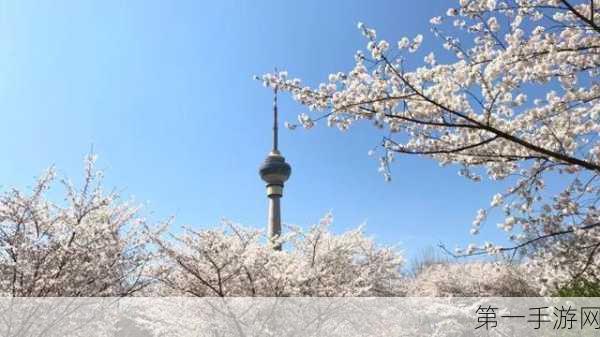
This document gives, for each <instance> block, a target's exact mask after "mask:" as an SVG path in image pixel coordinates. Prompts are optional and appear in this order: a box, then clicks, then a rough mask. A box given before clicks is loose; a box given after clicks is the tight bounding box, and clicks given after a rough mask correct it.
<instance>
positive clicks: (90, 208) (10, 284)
mask: <svg viewBox="0 0 600 337" xmlns="http://www.w3.org/2000/svg"><path fill="white" fill-rule="evenodd" d="M94 161H95V158H94V156H88V157H87V158H86V160H85V175H84V182H83V184H82V186H81V188H77V187H76V186H75V185H74V184H72V183H71V182H70V181H67V180H61V182H62V185H63V186H64V188H65V191H66V194H65V199H64V203H63V204H59V203H53V202H51V201H49V200H48V198H47V194H48V191H49V189H50V188H51V187H52V186H54V185H55V184H54V182H55V181H56V174H55V171H54V169H50V170H49V171H48V172H46V174H44V175H43V176H42V177H41V178H39V180H38V181H37V183H36V184H35V186H34V187H33V189H32V191H31V193H30V194H26V193H23V192H21V191H19V190H17V189H11V190H8V191H6V192H4V194H3V195H2V196H1V197H0V296H13V297H15V296H19V297H20V296H28V297H29V296H31V297H47V296H52V297H60V296H69V297H75V296H128V295H133V294H135V293H137V292H138V291H140V290H142V289H144V287H145V286H146V285H147V284H148V283H149V281H150V275H148V274H147V272H148V271H149V270H150V269H149V268H148V267H149V263H150V261H151V259H152V253H151V251H150V250H149V249H148V245H149V243H150V240H149V239H148V237H149V236H148V235H146V233H145V232H146V229H145V228H149V226H146V224H145V221H144V219H142V218H140V217H138V216H137V208H136V207H134V206H132V205H130V204H129V203H126V202H121V201H119V197H118V195H117V193H115V192H109V193H105V192H104V191H103V189H102V185H101V182H102V173H101V172H100V171H97V170H95V169H94Z"/></svg>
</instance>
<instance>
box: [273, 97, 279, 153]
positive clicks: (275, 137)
mask: <svg viewBox="0 0 600 337" xmlns="http://www.w3.org/2000/svg"><path fill="white" fill-rule="evenodd" d="M277 124H278V120H277V87H275V88H274V89H273V153H279V149H278V146H279V135H278V131H279V130H278V127H277Z"/></svg>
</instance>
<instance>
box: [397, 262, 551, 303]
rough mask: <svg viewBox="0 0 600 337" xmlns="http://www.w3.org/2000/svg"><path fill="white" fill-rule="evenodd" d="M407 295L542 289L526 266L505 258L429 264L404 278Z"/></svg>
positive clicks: (511, 292)
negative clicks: (502, 259) (504, 260)
mask: <svg viewBox="0 0 600 337" xmlns="http://www.w3.org/2000/svg"><path fill="white" fill-rule="evenodd" d="M405 282H406V283H405V288H406V290H405V292H406V294H407V296H417V297H423V296H426V297H432V296H433V297H446V296H452V297H456V296H458V297H497V296H506V297H522V296H528V297H532V296H538V295H539V293H540V291H541V289H540V287H539V286H538V282H536V280H535V278H534V277H532V276H531V275H530V274H529V273H528V272H527V269H526V267H525V266H522V265H515V264H508V263H505V262H469V263H456V262H454V263H449V262H445V263H439V264H432V265H429V266H427V267H425V268H424V269H422V270H421V271H419V273H418V274H417V275H415V276H414V277H412V278H408V279H406V280H405Z"/></svg>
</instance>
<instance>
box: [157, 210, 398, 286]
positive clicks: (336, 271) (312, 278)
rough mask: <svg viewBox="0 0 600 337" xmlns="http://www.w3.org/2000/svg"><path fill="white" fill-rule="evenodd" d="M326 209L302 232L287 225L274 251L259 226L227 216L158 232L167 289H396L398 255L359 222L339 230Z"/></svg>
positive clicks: (163, 274) (163, 281) (163, 280)
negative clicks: (204, 225) (216, 224)
mask: <svg viewBox="0 0 600 337" xmlns="http://www.w3.org/2000/svg"><path fill="white" fill-rule="evenodd" d="M331 221H332V217H331V215H327V216H326V217H324V218H323V219H322V220H321V221H320V222H319V224H317V225H314V226H312V227H311V228H310V229H308V230H306V231H304V230H302V229H300V228H299V227H291V228H290V230H289V233H288V234H286V235H284V236H283V237H282V238H281V242H276V243H274V244H283V245H284V247H285V249H284V250H283V251H277V250H274V249H273V247H272V246H271V245H272V244H273V243H271V244H267V242H268V240H266V238H265V237H264V233H262V232H261V231H258V230H254V229H247V228H243V227H241V226H239V225H236V224H233V223H231V222H229V221H224V222H223V224H222V226H221V228H217V229H207V230H192V229H186V230H185V232H184V233H183V234H182V235H179V236H174V235H171V236H170V237H160V236H157V237H155V240H156V242H157V244H158V246H159V247H160V249H159V251H160V253H161V259H162V260H161V261H162V262H161V263H160V265H161V266H162V267H161V270H160V271H159V275H161V277H160V280H161V281H162V283H163V284H165V285H166V286H167V287H166V288H165V289H163V291H164V293H163V294H167V295H186V296H200V297H204V296H217V297H225V296H367V295H368V296H383V295H392V294H394V291H395V289H396V288H397V287H396V285H397V282H398V281H399V280H400V277H401V274H400V268H401V266H402V263H403V258H402V256H401V255H400V254H399V253H398V252H396V251H395V250H394V249H392V248H389V247H380V246H378V245H376V244H375V243H374V242H373V241H372V240H371V239H369V238H366V237H365V236H364V234H363V233H362V231H361V229H360V228H359V229H356V230H353V231H349V232H346V233H343V234H341V235H334V234H332V233H331V232H330V231H329V230H328V228H329V226H330V223H331Z"/></svg>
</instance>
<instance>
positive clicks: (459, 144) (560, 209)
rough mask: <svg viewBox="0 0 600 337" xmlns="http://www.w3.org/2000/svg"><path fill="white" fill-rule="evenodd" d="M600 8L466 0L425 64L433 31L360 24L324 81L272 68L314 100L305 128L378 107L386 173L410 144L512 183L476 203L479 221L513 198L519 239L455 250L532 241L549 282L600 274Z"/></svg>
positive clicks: (437, 31) (274, 83)
mask: <svg viewBox="0 0 600 337" xmlns="http://www.w3.org/2000/svg"><path fill="white" fill-rule="evenodd" d="M598 8H600V1H598V0H590V1H575V0H508V1H500V0H498V1H496V0H460V1H458V2H457V3H456V5H455V6H453V7H451V8H449V9H448V10H447V12H446V13H445V15H441V16H437V17H434V18H432V19H431V20H430V23H431V25H432V28H431V33H432V34H431V35H432V36H433V38H434V39H436V40H438V41H439V42H440V44H441V45H442V46H443V48H445V50H446V51H445V52H444V53H443V54H444V55H442V57H437V56H436V55H435V54H434V53H433V52H431V53H428V54H426V56H425V57H424V60H423V63H419V62H418V60H416V61H417V62H416V63H419V65H416V66H414V64H415V59H414V57H412V56H411V55H415V53H417V52H418V50H419V48H420V46H421V44H422V42H423V39H424V37H423V35H417V36H416V37H402V38H400V39H399V41H398V43H397V44H394V45H392V44H391V43H389V42H387V41H386V40H383V39H379V38H378V37H377V34H376V31H375V29H373V28H371V27H368V26H367V25H365V24H362V23H359V24H358V28H359V30H360V32H362V34H363V35H364V36H365V38H366V41H367V45H366V50H365V51H364V52H363V51H358V52H357V53H356V55H355V57H354V58H355V61H356V64H355V66H354V68H353V69H351V70H349V71H348V72H337V73H333V74H331V75H329V77H328V79H327V81H325V82H324V83H322V84H320V85H319V86H318V87H316V88H311V87H309V86H305V85H303V84H302V82H301V80H299V79H290V78H288V76H287V72H279V73H274V74H265V75H263V76H262V78H261V79H262V81H263V83H264V84H265V85H266V86H268V87H276V88H278V89H279V90H282V91H288V92H290V93H291V94H292V96H293V97H294V99H295V100H297V101H298V102H299V103H301V104H303V105H305V106H306V107H308V108H309V109H310V110H311V111H313V113H311V114H307V113H303V114H301V115H300V116H299V117H298V120H299V124H300V125H302V126H304V127H305V128H311V127H313V126H314V124H315V122H317V121H319V120H326V121H327V124H328V125H329V126H335V127H337V128H339V129H340V130H348V129H349V128H350V127H351V126H352V125H353V124H354V123H356V122H359V121H364V120H367V121H370V122H371V123H373V124H374V126H375V127H377V128H380V129H382V130H385V136H384V137H383V139H382V142H381V144H380V145H379V146H378V147H377V148H376V149H375V151H374V152H377V153H380V154H381V155H380V156H379V157H380V158H379V162H380V170H381V171H382V172H383V175H384V176H385V178H386V179H390V164H391V162H392V161H393V160H394V158H395V157H396V156H397V155H399V154H400V155H416V156H424V157H428V158H431V159H433V160H436V161H438V162H439V163H440V164H441V165H450V164H454V165H456V166H458V167H459V173H460V174H461V175H463V176H465V177H466V178H469V179H472V180H474V181H480V180H481V178H482V176H487V177H488V178H489V179H491V180H494V181H498V180H506V181H509V182H511V184H512V186H511V187H510V188H508V189H507V190H505V191H503V192H501V193H499V194H497V195H495V196H494V197H493V198H492V201H491V206H490V208H486V209H481V210H479V211H478V212H477V216H476V218H475V220H474V222H473V227H472V230H471V232H472V233H473V234H477V233H478V232H479V229H480V226H481V225H482V224H483V223H484V222H485V220H486V218H487V217H488V214H489V212H490V211H491V209H492V208H495V209H500V210H501V212H503V214H504V220H503V222H502V223H500V224H499V225H498V226H499V227H500V228H502V229H503V230H505V231H506V232H508V236H509V238H510V239H511V240H512V241H513V242H514V245H512V246H509V247H501V246H499V245H496V244H492V243H486V244H485V245H483V246H478V245H471V246H469V247H468V248H467V249H466V250H460V251H458V252H456V253H455V254H457V255H461V254H462V255H465V254H467V255H473V254H489V253H492V254H498V253H503V254H508V255H514V254H517V253H523V254H526V255H528V256H529V257H531V258H532V261H535V263H534V264H533V265H535V266H536V268H540V267H541V268H543V269H544V270H545V271H544V272H540V273H539V274H540V275H542V276H541V281H543V282H546V284H548V285H550V284H551V283H552V284H554V285H555V286H556V285H558V284H564V283H565V282H572V281H576V280H578V279H587V280H594V281H598V280H599V277H600V275H598V273H597V270H600V254H599V253H600V212H599V211H598V200H599V199H598V195H599V192H600V185H599V184H598V174H599V173H600V142H599V140H598V132H599V131H600V103H599V99H600V84H599V83H598V74H599V70H600V18H599V17H600V13H598ZM424 54H425V53H424ZM438 60H443V61H438ZM314 111H316V112H321V113H318V114H316V115H314V114H315V113H314ZM287 125H288V127H289V128H292V129H293V128H295V127H296V126H297V124H290V123H287ZM557 275H560V276H557ZM554 281H556V282H554Z"/></svg>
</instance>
